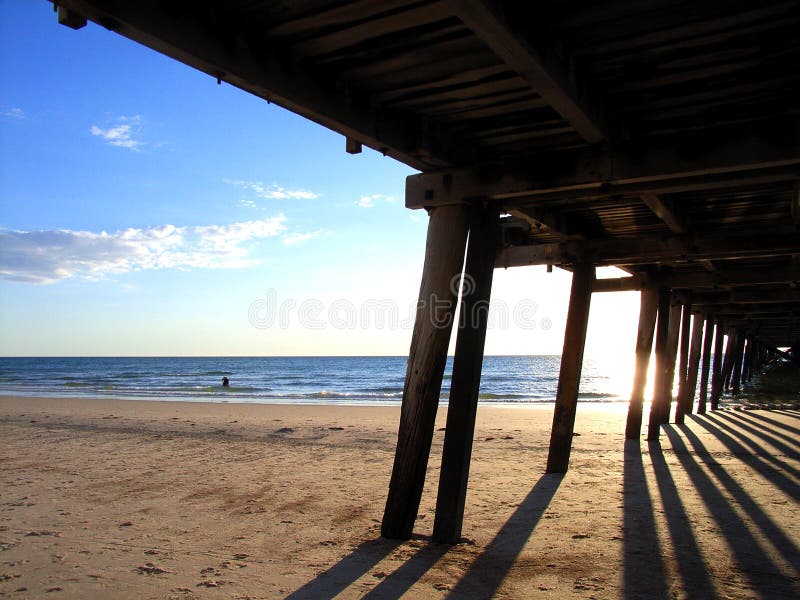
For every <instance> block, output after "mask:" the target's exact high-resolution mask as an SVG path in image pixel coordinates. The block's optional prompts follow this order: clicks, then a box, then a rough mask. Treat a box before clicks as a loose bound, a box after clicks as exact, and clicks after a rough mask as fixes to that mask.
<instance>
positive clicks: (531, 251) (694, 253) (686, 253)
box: [495, 231, 800, 268]
mask: <svg viewBox="0 0 800 600" xmlns="http://www.w3.org/2000/svg"><path fill="white" fill-rule="evenodd" d="M795 253H800V236H799V235H797V233H796V232H794V231H792V232H785V233H780V232H775V231H770V232H758V233H754V232H751V233H749V234H747V235H741V236H738V237H732V236H720V235H716V236H710V235H707V236H694V235H672V236H647V237H644V236H643V237H639V238H635V239H631V238H619V239H611V238H606V239H598V240H589V241H586V242H561V243H557V244H534V245H529V246H509V247H506V248H502V249H501V250H500V251H499V252H498V254H497V260H496V262H495V266H497V267H503V268H507V267H519V266H525V265H572V264H575V263H577V262H581V261H584V260H591V261H592V262H593V263H594V264H595V265H597V266H620V265H644V264H655V263H690V262H692V261H701V260H730V259H745V258H754V257H758V258H764V257H769V256H784V255H787V254H795Z"/></svg>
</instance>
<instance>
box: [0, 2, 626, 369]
mask: <svg viewBox="0 0 800 600" xmlns="http://www.w3.org/2000/svg"><path fill="white" fill-rule="evenodd" d="M0 57H1V58H0V61H2V62H1V64H0V274H1V277H2V279H1V280H0V327H1V328H2V329H0V354H2V355H325V354H328V355H329V354H334V355H336V354H344V355H362V354H363V355H374V354H377V355H381V354H394V355H402V354H406V353H407V351H408V345H409V341H410V335H411V323H410V322H409V321H408V315H409V313H410V310H411V307H412V306H413V304H414V302H415V300H416V295H417V291H418V288H419V277H420V271H421V265H422V256H423V250H424V243H425V229H426V222H427V217H426V215H425V213H424V212H421V211H409V210H407V209H405V208H404V206H403V189H404V180H405V177H406V176H407V175H409V174H411V173H413V171H412V170H411V169H409V168H408V167H406V166H405V165H402V164H399V163H397V162H395V161H393V160H392V159H389V158H385V157H383V156H381V155H380V154H378V153H376V152H373V151H371V150H368V149H365V151H364V152H363V153H362V154H360V155H355V156H353V155H349V154H347V153H345V151H344V147H345V140H344V138H343V137H342V136H341V135H339V134H336V133H333V132H331V131H329V130H326V129H324V128H323V127H320V126H318V125H316V124H314V123H311V122H309V121H306V120H304V119H302V118H301V117H298V116H296V115H294V114H292V113H290V112H288V111H285V110H283V109H281V108H279V107H276V106H274V105H269V104H267V103H266V102H265V101H263V100H260V99H258V98H255V97H253V96H250V95H248V94H246V93H244V92H242V91H240V90H238V89H236V88H233V87H231V86H229V85H227V84H223V85H217V83H216V81H215V80H214V79H212V78H211V77H209V76H207V75H205V74H202V73H199V72H197V71H194V70H193V69H191V68H189V67H186V66H184V65H182V64H180V63H177V62H175V61H173V60H172V59H169V58H167V57H164V56H162V55H160V54H157V53H155V52H153V51H151V50H149V49H147V48H144V47H142V46H139V45H137V44H135V43H133V42H131V41H129V40H127V39H125V38H123V37H121V36H118V35H116V34H112V33H110V32H108V31H105V30H104V29H102V28H100V27H98V26H96V25H94V24H92V23H90V24H89V25H88V26H87V27H85V28H83V29H81V30H79V31H73V30H71V29H68V28H66V27H63V26H59V25H58V24H57V20H56V16H55V14H54V13H53V10H52V6H51V5H50V4H49V3H47V2H44V1H41V2H32V1H30V0H3V1H2V2H0ZM569 281H570V277H569V274H567V273H564V272H561V271H559V270H556V272H555V273H553V274H546V273H544V270H543V269H540V268H536V269H534V268H527V269H512V270H508V271H497V272H496V275H495V288H494V296H493V301H495V304H496V309H497V313H496V319H495V323H494V326H493V327H492V328H491V329H490V331H489V334H488V338H487V352H488V353H493V354H537V353H559V352H560V350H561V341H562V333H563V327H564V319H565V315H566V302H567V298H568V294H569ZM390 305H391V307H393V308H391V309H390V308H388V307H389V306H390ZM375 307H378V308H379V309H380V310H383V311H384V313H383V314H384V317H385V318H384V322H383V323H380V322H378V319H377V318H376V317H375V316H374V313H370V312H369V311H370V309H371V308H375ZM637 310H638V298H637V295H636V294H625V295H606V296H605V297H602V296H597V297H596V298H595V299H594V300H593V309H592V318H591V325H590V333H589V342H588V346H587V354H589V355H592V354H595V355H598V356H608V355H609V349H613V353H615V354H617V353H619V352H626V353H627V355H626V356H625V358H626V362H632V359H633V343H634V341H635V319H636V311H637ZM393 311H394V312H393ZM271 313H274V315H272V314H271ZM272 316H274V317H275V318H274V319H272V318H271V317H272ZM278 317H283V318H278ZM628 358H630V361H628V360H627V359H628Z"/></svg>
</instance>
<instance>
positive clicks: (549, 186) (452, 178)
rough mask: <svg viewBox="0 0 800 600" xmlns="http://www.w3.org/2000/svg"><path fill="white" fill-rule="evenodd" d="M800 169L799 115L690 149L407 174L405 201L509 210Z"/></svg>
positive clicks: (793, 176)
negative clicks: (481, 203) (492, 204)
mask: <svg viewBox="0 0 800 600" xmlns="http://www.w3.org/2000/svg"><path fill="white" fill-rule="evenodd" d="M681 139H683V140H686V138H685V137H683V138H681ZM799 167H800V118H793V119H786V118H784V119H775V120H774V121H759V122H758V123H756V124H753V125H740V124H736V125H734V126H731V127H730V128H722V129H720V131H719V133H717V134H716V135H714V136H709V135H705V136H704V137H703V138H702V139H700V140H698V143H697V144H696V147H695V148H694V149H693V151H692V152H691V153H687V152H686V151H685V148H684V147H677V146H671V145H661V146H659V145H656V144H651V145H648V146H647V147H646V148H635V149H631V150H625V151H614V150H600V149H596V148H592V149H589V150H576V151H570V152H557V153H552V154H551V155H547V156H536V157H523V156H521V157H519V159H518V160H517V161H516V162H511V161H504V162H503V163H487V164H484V165H479V166H474V167H468V168H462V169H449V170H445V171H436V172H426V173H422V174H419V175H410V176H409V177H407V178H406V206H407V207H408V208H423V207H430V206H437V205H440V204H458V203H461V202H465V201H466V202H469V201H470V199H472V198H478V197H479V198H490V199H493V200H503V201H504V204H505V206H506V207H507V208H508V207H514V206H515V205H516V206H519V207H522V206H523V205H526V204H531V203H533V204H536V203H537V202H538V201H539V200H540V199H542V200H546V199H547V198H548V196H552V195H554V194H555V195H557V196H558V197H563V196H564V195H566V194H569V193H571V192H576V193H578V194H582V195H586V194H587V193H597V194H600V195H602V196H604V197H609V196H613V195H615V194H627V195H629V194H634V193H639V194H641V193H645V192H656V193H665V190H668V191H670V192H674V191H684V190H687V189H694V188H697V187H698V186H699V187H700V189H719V188H724V187H727V186H729V185H732V184H731V181H734V182H736V183H737V185H741V184H742V181H743V180H745V179H747V178H752V179H754V180H756V179H758V178H759V177H762V178H763V177H770V178H773V179H774V178H777V179H778V180H780V181H795V180H797V179H798V172H799V171H800V168H799ZM766 174H769V175H766Z"/></svg>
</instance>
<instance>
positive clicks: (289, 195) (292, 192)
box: [223, 179, 320, 208]
mask: <svg viewBox="0 0 800 600" xmlns="http://www.w3.org/2000/svg"><path fill="white" fill-rule="evenodd" d="M223 181H225V183H229V184H231V185H234V186H236V187H238V188H242V189H244V190H247V191H248V192H250V193H251V194H254V195H255V196H256V197H257V198H261V199H263V200H314V199H315V198H319V196H320V195H319V194H318V193H316V192H312V191H309V190H304V189H287V188H284V187H281V186H279V185H275V184H271V185H266V184H264V183H262V182H260V181H247V180H244V179H234V180H230V179H225V180H223ZM241 203H242V205H244V206H249V207H252V208H255V206H256V203H255V201H253V200H252V199H247V200H242V201H241Z"/></svg>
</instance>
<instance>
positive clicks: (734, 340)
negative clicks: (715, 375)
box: [722, 328, 739, 390]
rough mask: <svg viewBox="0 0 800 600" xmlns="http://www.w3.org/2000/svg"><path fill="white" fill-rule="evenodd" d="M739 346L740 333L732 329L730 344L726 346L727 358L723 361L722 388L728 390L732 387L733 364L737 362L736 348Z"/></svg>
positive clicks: (729, 338)
mask: <svg viewBox="0 0 800 600" xmlns="http://www.w3.org/2000/svg"><path fill="white" fill-rule="evenodd" d="M738 345H739V333H738V332H737V331H736V330H735V329H733V328H731V330H730V331H729V332H728V343H727V344H725V358H724V360H723V361H722V388H723V389H725V390H727V389H730V386H731V376H732V375H733V364H734V363H735V362H736V347H737V346H738Z"/></svg>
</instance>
